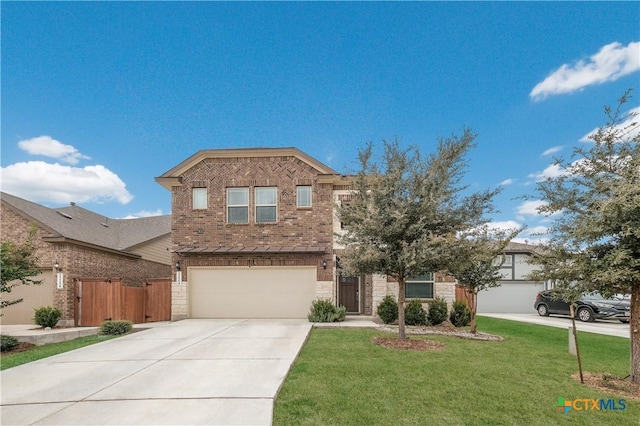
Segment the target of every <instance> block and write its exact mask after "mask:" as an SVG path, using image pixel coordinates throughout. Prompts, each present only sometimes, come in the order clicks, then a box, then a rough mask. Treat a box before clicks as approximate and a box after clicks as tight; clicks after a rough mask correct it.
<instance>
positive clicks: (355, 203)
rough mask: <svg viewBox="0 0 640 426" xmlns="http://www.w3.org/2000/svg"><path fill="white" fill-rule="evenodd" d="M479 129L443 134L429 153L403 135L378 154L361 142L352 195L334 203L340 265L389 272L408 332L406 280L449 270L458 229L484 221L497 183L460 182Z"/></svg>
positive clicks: (401, 323) (360, 270) (353, 269)
mask: <svg viewBox="0 0 640 426" xmlns="http://www.w3.org/2000/svg"><path fill="white" fill-rule="evenodd" d="M474 139H475V134H473V133H472V132H471V131H469V130H468V129H465V130H464V132H463V134H462V135H461V136H451V137H450V138H447V139H441V140H440V141H439V143H438V148H437V151H436V152H435V153H433V154H431V155H429V156H427V157H426V158H423V157H422V156H421V155H420V152H419V151H418V149H417V148H415V147H411V148H408V149H401V148H400V146H399V143H398V140H394V141H393V142H384V153H383V155H382V156H381V158H380V159H379V161H376V160H375V159H374V157H373V147H372V144H368V145H367V146H366V147H365V148H364V149H361V150H360V153H359V159H360V171H359V172H358V174H357V175H356V176H355V177H354V179H353V184H352V188H353V198H352V200H351V202H349V203H344V204H342V205H341V206H338V208H337V214H338V217H339V220H340V221H341V222H342V223H345V224H346V232H344V233H343V234H341V235H337V236H336V238H337V240H338V242H339V243H341V244H342V245H344V246H345V253H344V255H343V256H341V261H342V262H341V263H342V266H343V267H344V268H345V269H347V270H349V271H351V272H354V273H358V274H382V275H387V276H390V277H392V278H393V279H394V280H395V281H397V282H398V284H399V289H398V324H399V326H398V331H399V333H398V336H399V338H400V339H406V334H405V315H404V308H405V283H406V282H407V280H408V279H410V278H411V277H415V276H420V275H425V274H427V273H431V272H436V271H441V270H446V269H447V266H448V265H449V263H450V262H451V261H452V259H453V250H452V248H453V247H454V246H455V235H456V233H457V232H460V231H463V230H466V229H470V228H474V227H477V226H480V225H482V224H483V223H485V222H486V220H485V219H484V217H483V216H484V214H485V213H487V212H490V211H492V209H493V205H492V199H493V197H494V195H495V194H496V193H497V191H498V190H486V191H481V192H477V193H469V194H465V191H466V190H467V187H466V186H463V185H460V181H461V178H462V176H463V174H464V171H465V169H466V166H467V163H466V161H465V158H464V156H465V154H466V153H467V152H468V151H469V149H470V148H471V147H472V146H473V141H474Z"/></svg>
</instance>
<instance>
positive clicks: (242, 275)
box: [187, 266, 317, 318]
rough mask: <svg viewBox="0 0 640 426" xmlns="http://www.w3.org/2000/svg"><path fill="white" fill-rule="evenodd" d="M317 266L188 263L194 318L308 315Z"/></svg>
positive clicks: (190, 315) (188, 283)
mask: <svg viewBox="0 0 640 426" xmlns="http://www.w3.org/2000/svg"><path fill="white" fill-rule="evenodd" d="M316 274H317V271H316V267H315V266H297V267H255V266H254V267H189V269H188V270H187V277H188V282H187V286H188V287H187V292H188V299H189V317H191V318H306V317H307V314H308V313H309V308H310V306H311V302H312V301H313V300H314V299H315V298H316V282H317V281H316Z"/></svg>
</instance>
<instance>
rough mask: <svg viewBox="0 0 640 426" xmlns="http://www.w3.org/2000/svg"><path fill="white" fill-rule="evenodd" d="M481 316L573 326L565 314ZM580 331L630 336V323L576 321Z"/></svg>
mask: <svg viewBox="0 0 640 426" xmlns="http://www.w3.org/2000/svg"><path fill="white" fill-rule="evenodd" d="M478 315H479V316H485V317H492V318H500V319H506V320H511V321H520V322H527V323H530V324H538V325H547V326H550V327H557V328H564V329H568V328H569V327H570V326H571V318H569V317H563V316H550V317H541V316H540V315H538V314H478ZM576 328H577V329H578V331H585V332H589V333H597V334H605V335H608V336H616V337H626V338H627V339H628V338H629V336H630V333H629V324H623V323H621V322H617V321H596V322H582V321H576Z"/></svg>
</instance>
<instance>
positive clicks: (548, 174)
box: [529, 164, 566, 181]
mask: <svg viewBox="0 0 640 426" xmlns="http://www.w3.org/2000/svg"><path fill="white" fill-rule="evenodd" d="M565 173H566V170H565V169H564V168H562V167H561V166H560V165H559V164H550V165H549V166H547V168H546V169H544V170H543V171H541V172H536V173H531V174H529V177H530V178H534V179H535V180H536V181H541V180H545V179H548V178H556V177H558V176H562V175H563V174H565Z"/></svg>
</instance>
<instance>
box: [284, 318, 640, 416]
mask: <svg viewBox="0 0 640 426" xmlns="http://www.w3.org/2000/svg"><path fill="white" fill-rule="evenodd" d="M478 325H479V330H480V331H483V332H487V333H492V334H499V335H501V336H503V337H504V338H505V341H503V342H484V341H471V340H462V339H458V338H453V337H443V336H439V337H435V336H433V337H429V338H430V339H433V340H437V341H440V342H444V343H445V344H446V348H445V349H444V350H440V351H434V352H417V351H401V350H395V349H385V348H382V347H379V346H376V345H374V344H372V343H371V340H372V338H373V337H374V336H379V335H382V333H381V332H379V331H376V330H371V329H364V330H363V329H347V328H341V329H314V330H312V332H311V335H310V336H309V340H308V342H307V343H306V344H305V346H304V347H303V348H302V351H301V353H300V356H299V357H298V359H297V361H296V363H295V365H294V366H293V368H292V369H291V372H290V373H289V376H288V377H287V379H286V381H285V383H284V385H283V387H282V389H281V391H280V394H279V396H278V398H277V400H276V403H275V409H274V424H276V425H299V424H322V425H347V424H353V425H373V424H378V425H390V424H393V425H400V424H450V425H476V424H477V425H490V424H505V425H506V424H508V425H511V424H522V425H524V424H526V425H537V424H543V425H563V424H566V425H572V424H576V423H577V422H579V423H580V424H585V425H589V424H593V425H596V424H597V425H606V424H611V425H626V424H629V425H631V424H633V425H637V424H638V419H640V402H635V401H630V400H628V399H627V400H626V407H627V408H626V409H625V410H616V411H612V410H606V411H591V410H588V411H576V410H571V411H569V413H567V414H563V413H562V412H561V411H559V410H558V409H556V408H555V405H556V404H557V402H558V398H559V397H562V398H564V399H565V400H574V399H578V398H580V399H583V398H586V399H600V398H604V399H608V398H614V399H615V400H616V402H618V400H619V399H620V398H621V397H620V396H616V395H613V394H609V393H606V392H603V391H599V390H597V389H592V388H590V387H587V386H584V385H581V384H580V383H579V382H575V381H574V380H573V379H571V377H570V376H571V375H572V374H573V373H575V372H577V370H578V368H577V362H576V359H575V357H574V356H572V355H570V354H569V353H568V345H567V334H568V333H567V330H566V329H558V328H552V327H544V326H537V325H531V324H523V323H517V322H513V321H505V320H499V319H494V318H485V317H480V318H478ZM578 336H579V339H580V341H579V344H580V348H581V351H582V358H583V366H584V370H585V371H589V372H608V373H611V374H614V375H617V376H620V377H624V376H626V375H627V374H628V371H629V340H628V339H623V338H617V337H609V336H602V335H597V334H591V333H579V335H578ZM411 338H418V337H413V336H412V337H411ZM616 407H618V408H619V407H620V406H619V404H616Z"/></svg>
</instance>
